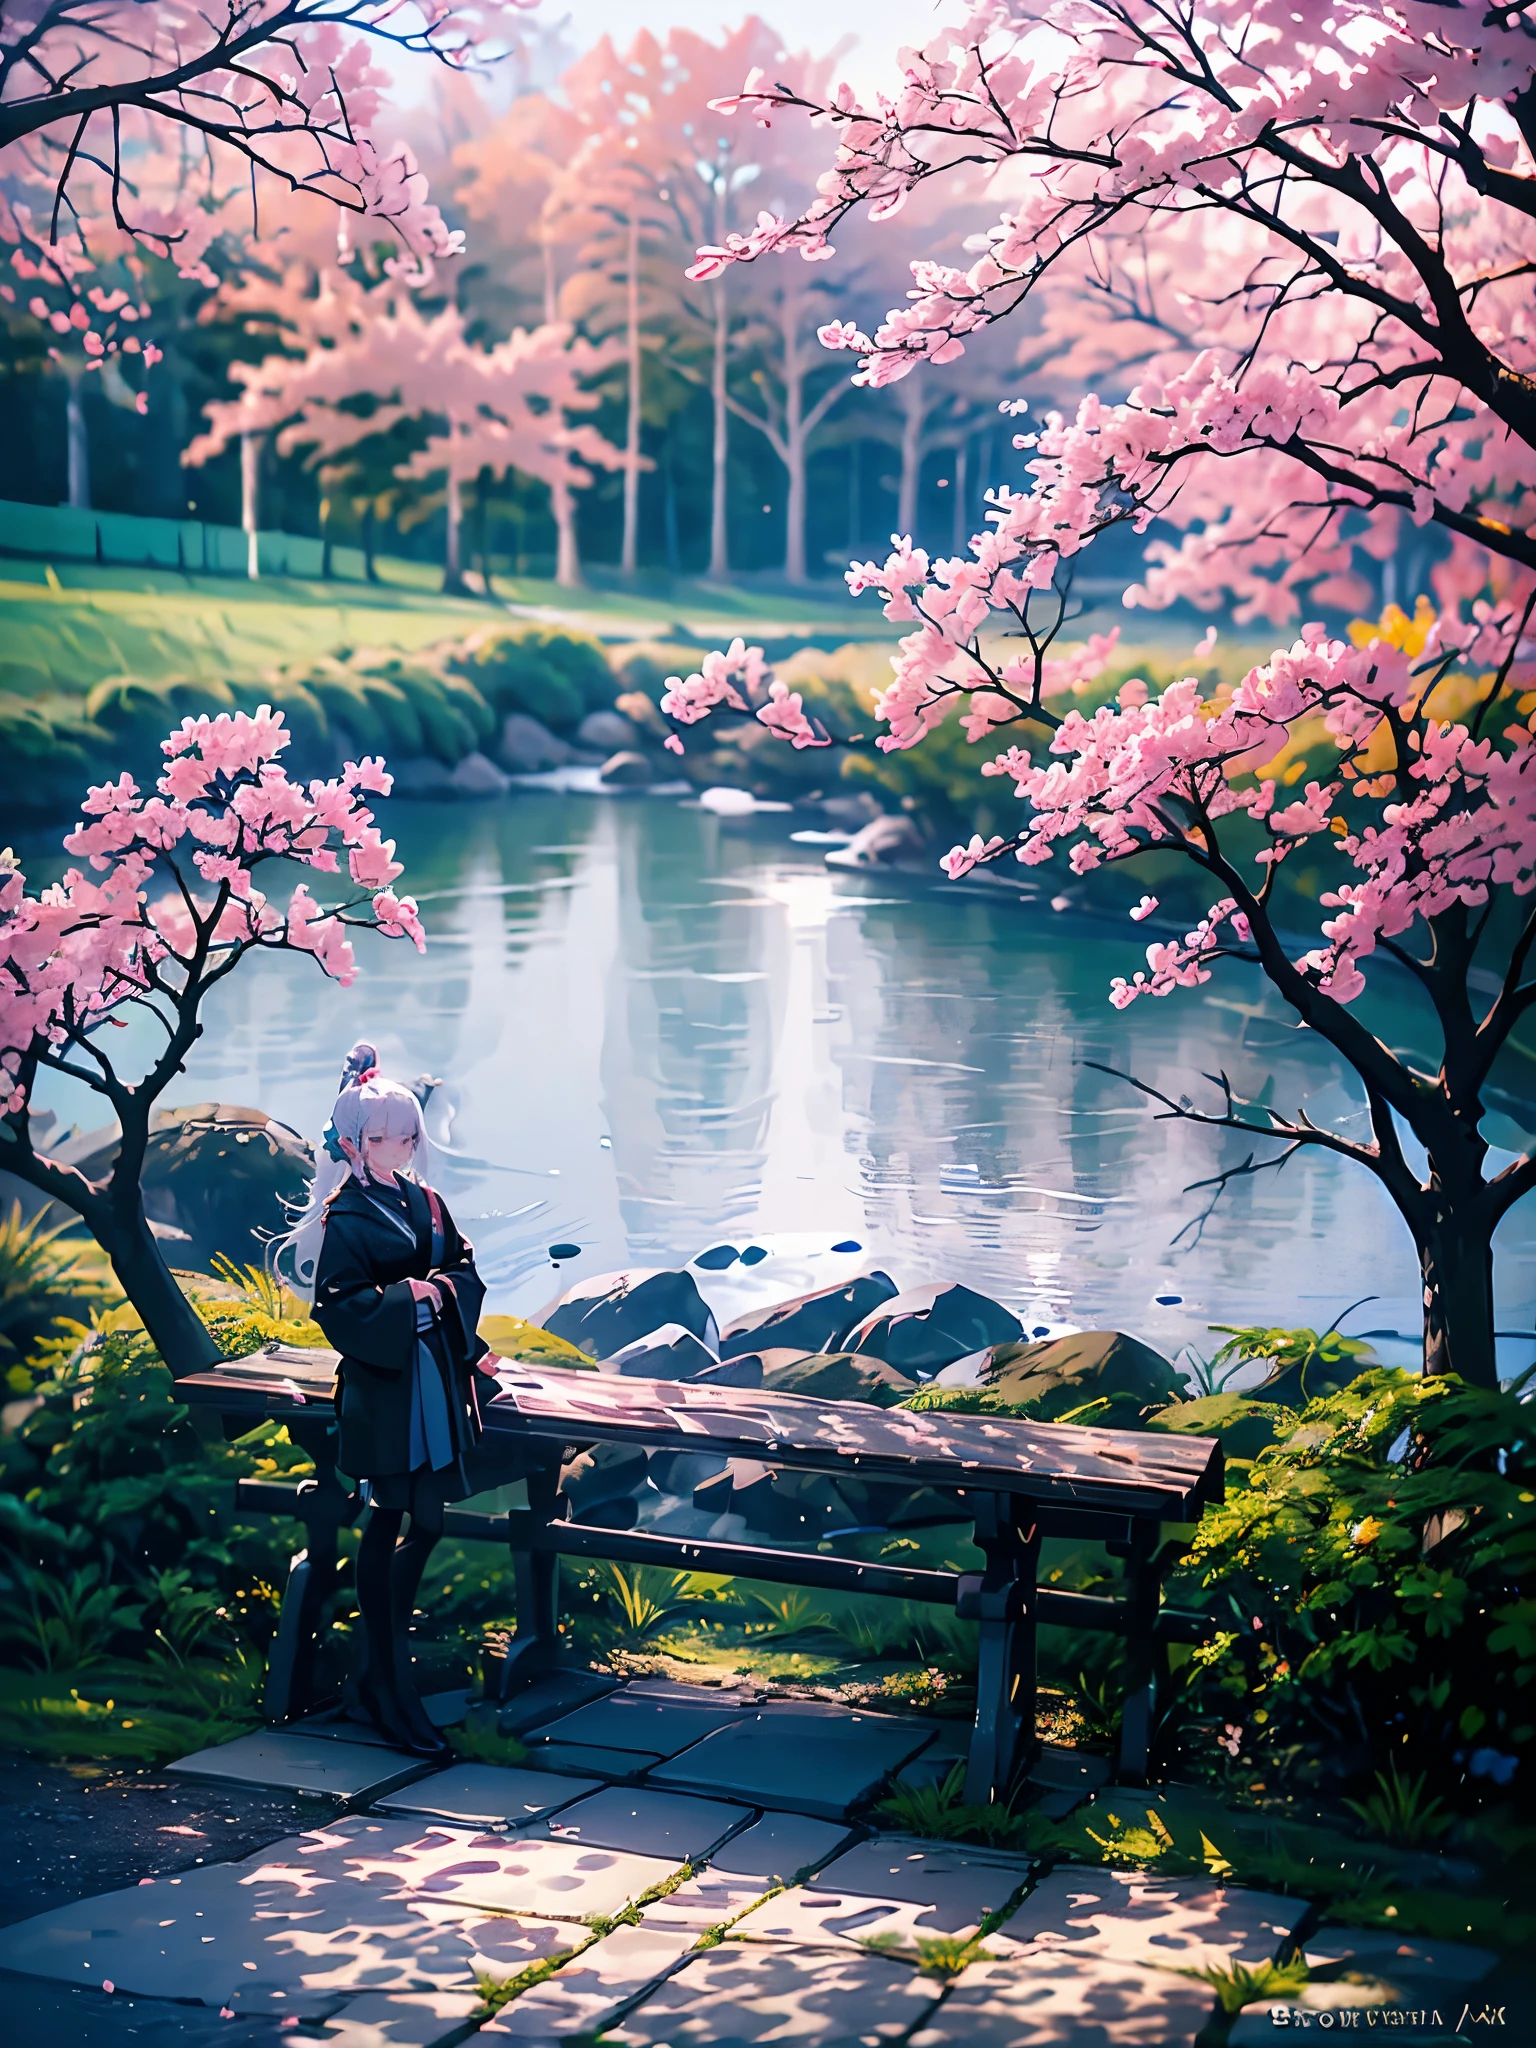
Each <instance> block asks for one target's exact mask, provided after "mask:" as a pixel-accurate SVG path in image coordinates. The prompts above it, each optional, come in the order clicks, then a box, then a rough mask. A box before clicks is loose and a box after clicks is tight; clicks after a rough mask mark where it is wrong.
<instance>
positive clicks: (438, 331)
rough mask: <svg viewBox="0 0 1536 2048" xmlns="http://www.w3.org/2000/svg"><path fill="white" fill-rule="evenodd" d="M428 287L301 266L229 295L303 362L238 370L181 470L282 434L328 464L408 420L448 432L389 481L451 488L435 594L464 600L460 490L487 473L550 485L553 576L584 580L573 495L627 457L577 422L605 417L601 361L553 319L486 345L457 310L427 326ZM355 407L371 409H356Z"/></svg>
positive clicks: (288, 444)
mask: <svg viewBox="0 0 1536 2048" xmlns="http://www.w3.org/2000/svg"><path fill="white" fill-rule="evenodd" d="M431 284H432V273H431V270H430V267H426V268H418V267H416V266H415V265H412V264H408V263H397V262H394V261H391V262H390V263H388V264H386V266H385V275H384V276H383V277H382V278H381V279H379V280H378V281H377V282H376V283H370V282H369V280H368V279H367V278H366V276H364V275H362V274H361V273H360V271H359V267H358V266H357V265H356V264H355V263H353V264H351V265H349V266H347V267H345V268H341V267H337V268H334V269H328V270H322V271H319V272H318V273H315V274H314V275H312V276H311V275H309V274H308V273H307V272H306V269H305V266H304V265H303V264H302V263H301V264H295V265H290V266H289V267H288V268H287V269H286V270H285V271H284V272H283V273H282V274H281V275H280V276H275V277H264V278H263V277H255V276H248V277H246V278H245V279H243V280H242V281H241V283H240V284H239V285H238V286H237V287H235V288H234V289H232V290H231V291H230V292H228V293H227V294H226V295H225V298H224V306H225V310H226V311H229V312H236V313H244V314H246V315H247V316H248V317H250V318H256V317H260V318H262V319H263V320H264V321H266V322H268V323H271V324H273V325H274V326H275V328H276V331H277V332H278V334H279V336H280V338H282V339H284V340H285V341H288V342H290V343H291V344H293V345H294V347H295V348H296V349H301V350H302V353H282V354H273V355H269V356H266V357H264V358H263V359H262V360H261V361H260V362H258V363H236V364H234V365H233V366H232V368H231V376H232V378H233V379H234V381H235V382H236V383H238V384H240V385H241V386H242V390H241V394H240V396H239V397H238V398H235V399H226V400H218V401H216V402H215V403H214V404H212V405H210V406H209V407H208V408H207V414H208V421H209V427H208V431H207V432H206V433H205V434H202V435H199V436H198V438H197V439H196V440H194V441H193V442H192V444H191V446H190V447H189V448H188V449H187V451H186V455H185V457H184V458H183V459H184V460H185V461H186V462H187V463H188V464H190V465H192V466H196V465H199V464H201V463H205V462H207V461H209V460H210V459H211V458H212V457H213V456H215V455H217V454H219V453H220V452H221V451H222V450H223V449H224V448H226V447H228V446H229V445H230V443H231V442H232V441H235V440H239V441H241V443H242V445H243V446H246V447H248V446H250V445H251V444H252V442H253V441H254V440H255V439H257V438H259V437H261V436H264V435H267V434H270V433H273V432H277V436H278V448H279V450H280V452H282V453H284V454H287V453H290V452H291V451H292V450H294V449H296V448H307V449H308V450H310V459H311V460H312V461H314V462H316V463H334V462H335V461H336V460H337V458H338V457H339V456H341V455H343V454H344V453H345V452H346V451H347V450H349V449H352V448H355V447H356V446H357V445H358V444H359V443H360V442H362V441H365V440H369V439H371V438H373V437H374V436H377V435H380V434H383V433H386V432H387V431H388V430H389V429H390V428H391V427H393V426H394V425H395V424H396V423H397V422H399V421H401V420H408V419H409V420H422V419H425V420H428V421H432V422H434V423H435V422H438V421H441V422H442V423H443V424H442V426H441V427H440V428H438V427H436V426H434V428H433V431H432V432H431V433H430V434H429V437H428V440H427V442H426V445H425V446H424V448H422V449H420V450H418V451H417V453H416V454H414V455H413V456H411V458H410V459H409V460H408V461H406V462H403V463H400V464H397V465H396V472H395V473H396V475H397V476H399V477H401V478H415V479H418V480H424V479H428V478H431V477H434V476H438V475H441V476H442V477H443V478H444V502H445V506H446V511H447V542H446V548H445V563H444V588H445V589H448V590H459V589H462V588H463V566H462V561H461V544H460V543H461V533H462V526H463V492H464V486H465V484H466V483H467V482H469V481H472V480H473V479H475V478H476V477H478V476H479V475H480V473H481V472H482V470H485V469H489V470H490V472H491V473H492V475H493V476H499V475H504V474H505V473H506V471H507V470H508V469H517V470H520V471H522V472H523V473H524V474H525V475H527V476H531V477H533V478H535V479H536V480H537V481H538V482H540V483H544V484H547V485H548V486H549V489H550V494H551V505H552V510H553V513H554V518H555V524H556V532H557V574H558V578H559V580H560V581H561V582H563V583H566V584H574V583H578V582H579V581H580V576H581V565H580V556H579V553H578V550H577V544H576V513H575V497H574V494H575V492H576V491H577V490H578V489H580V488H581V487H583V486H584V485H586V484H587V483H589V482H590V480H591V476H590V471H591V468H594V467H596V468H616V467H618V466H619V465H620V464H621V462H622V460H623V457H622V455H621V454H620V452H619V450H617V449H616V448H614V447H613V446H612V445H611V444H610V443H609V442H608V441H606V440H604V438H603V437H602V436H601V435H600V434H599V433H598V431H597V429H596V428H595V427H593V426H591V425H590V424H589V423H584V422H581V421H579V420H578V421H576V422H574V423H573V422H572V420H571V418H570V415H571V414H572V413H581V412H583V411H590V410H591V409H593V408H594V407H595V406H596V405H597V404H598V402H599V401H598V394H597V393H595V392H594V391H593V390H592V389H591V388H590V386H591V379H592V378H593V377H594V376H596V375H597V374H598V373H599V372H600V371H601V369H602V368H603V366H604V364H605V362H606V360H607V356H606V354H605V352H604V351H603V350H601V349H599V348H597V347H596V346H595V345H593V344H592V343H589V342H585V341H582V340H580V339H579V338H578V337H576V336H575V334H574V333H573V331H572V329H571V327H570V326H569V324H567V323H563V322H559V321H556V322H553V323H549V324H546V325H543V326H540V327H537V328H535V329H533V330H532V331H528V330H524V329H521V328H519V329H517V330H516V331H515V332H514V333H513V334H512V335H511V336H510V337H509V338H508V339H507V340H506V341H504V342H502V343H500V344H498V345H497V346H496V347H495V348H491V349H483V348H479V347H477V346H476V345H475V344H474V343H472V342H471V341H470V339H469V337H468V332H467V325H466V322H465V319H464V316H463V315H462V314H461V313H460V311H459V309H458V307H457V306H456V305H454V304H453V303H452V302H450V303H448V304H446V305H444V306H443V307H441V308H440V309H439V310H438V311H437V312H435V313H434V312H429V311H427V310H426V309H425V308H424V307H423V305H422V303H421V295H422V294H423V293H424V292H426V291H427V290H428V289H429V288H430V286H431ZM360 399H361V400H366V401H368V403H367V405H366V406H363V407H360V406H358V405H357V403H356V401H358V400H360Z"/></svg>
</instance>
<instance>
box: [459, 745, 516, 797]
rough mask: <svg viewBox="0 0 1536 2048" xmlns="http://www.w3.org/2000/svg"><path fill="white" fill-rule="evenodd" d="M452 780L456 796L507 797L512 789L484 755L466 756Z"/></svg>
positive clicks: (493, 763) (494, 765) (494, 764)
mask: <svg viewBox="0 0 1536 2048" xmlns="http://www.w3.org/2000/svg"><path fill="white" fill-rule="evenodd" d="M451 779H452V782H453V789H454V794H455V795H456V796H474V797H480V796H505V795H506V793H507V791H508V790H509V789H510V788H511V787H512V785H511V783H510V782H508V780H507V778H506V776H505V775H503V774H502V772H501V770H500V769H499V768H498V767H497V766H496V763H495V762H494V761H492V760H490V759H488V758H487V757H486V755H484V754H466V755H465V756H464V758H463V760H462V761H461V762H460V763H459V765H458V767H457V768H455V769H454V771H453V775H452V778H451Z"/></svg>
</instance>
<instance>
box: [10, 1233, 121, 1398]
mask: <svg viewBox="0 0 1536 2048" xmlns="http://www.w3.org/2000/svg"><path fill="white" fill-rule="evenodd" d="M73 1220H74V1219H73V1218H72V1217H68V1216H63V1217H57V1218H54V1217H51V1216H50V1213H49V1211H48V1209H47V1208H44V1209H42V1210H40V1211H39V1212H38V1214H37V1215H35V1216H31V1217H23V1215H22V1212H21V1203H20V1202H19V1201H17V1202H12V1204H11V1206H10V1209H9V1211H8V1212H6V1213H4V1214H3V1215H0V1374H3V1375H4V1378H5V1384H6V1388H7V1390H8V1391H9V1392H10V1393H12V1394H26V1393H30V1392H31V1390H32V1384H33V1380H34V1377H35V1374H36V1371H37V1370H38V1369H40V1368H41V1363H42V1361H41V1358H40V1354H39V1352H38V1345H39V1342H40V1340H42V1339H43V1338H44V1337H46V1336H48V1335H49V1334H50V1333H52V1334H55V1335H56V1334H57V1333H58V1332H59V1331H61V1330H62V1329H63V1328H64V1325H65V1322H66V1320H67V1319H69V1318H79V1317H81V1316H88V1315H90V1314H91V1312H92V1311H93V1310H95V1309H99V1308H105V1307H106V1306H107V1305H108V1303H110V1302H114V1301H120V1300H121V1299H122V1289H121V1288H120V1287H119V1286H118V1284H117V1282H116V1280H115V1279H114V1278H113V1277H112V1273H111V1269H110V1268H109V1267H108V1265H107V1262H106V1258H105V1256H104V1255H103V1254H102V1253H101V1252H100V1251H99V1250H98V1249H97V1247H96V1246H95V1245H94V1244H93V1243H91V1242H90V1241H89V1240H87V1239H83V1238H79V1237H72V1236H69V1235H68V1234H67V1233H68V1231H69V1229H70V1226H71V1224H72V1223H73Z"/></svg>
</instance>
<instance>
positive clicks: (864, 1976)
mask: <svg viewBox="0 0 1536 2048" xmlns="http://www.w3.org/2000/svg"><path fill="white" fill-rule="evenodd" d="M939 1989H940V1987H939V1985H938V1984H937V1982H936V1981H935V1980H934V1979H933V1978H931V1977H920V1976H919V1975H918V1974H917V1972H916V1971H915V1970H910V1969H908V1968H906V1966H905V1965H904V1964H901V1963H893V1962H888V1961H887V1960H886V1959H885V1958H884V1957H883V1956H866V1955H859V1954H857V1953H856V1952H853V1951H848V1952H846V1953H830V1954H829V1953H828V1952H826V1951H825V1950H817V1949H798V1948H791V1947H789V1946H787V1945H786V1946H784V1947H768V1946H762V1947H757V1948H753V1947H748V1946H747V1945H745V1944H743V1943H740V1942H735V1941H727V1942H724V1943H722V1944H721V1946H720V1947H719V1948H711V1949H705V1950H704V1952H703V1953H702V1954H701V1955H697V1956H694V1957H693V1958H691V1959H690V1960H689V1961H688V1962H685V1963H684V1964H683V1966H682V1968H681V1969H679V1970H678V1971H676V1972H675V1974H674V1975H672V1976H670V1977H668V1978H667V1980H666V1981H665V1983H663V1984H661V1985H660V1986H659V1987H658V1988H657V1989H656V1990H655V1991H653V1992H652V1994H651V1995H650V1997H649V1998H647V1999H646V2001H645V2003H644V2004H643V2005H641V2006H639V2007H637V2008H636V2010H635V2011H634V2012H632V2013H630V2014H629V2016H628V2017H627V2018H626V2019H625V2020H624V2021H623V2022H622V2023H621V2024H620V2025H619V2026H618V2027H617V2028H616V2029H615V2030H614V2031H613V2032H612V2033H611V2034H609V2035H608V2036H607V2037H606V2040H607V2041H609V2042H612V2043H614V2044H615V2048H618V2044H625V2048H639V2044H641V2043H644V2044H646V2048H695V2044H698V2048H705V2044H712V2043H719V2044H721V2048H725V2044H731V2048H736V2044H743V2048H746V2044H752V2043H756V2042H759V2041H791V2040H792V2041H794V2042H795V2043H796V2044H797V2048H833V2044H834V2043H837V2044H840V2048H847V2044H850V2043H853V2042H861V2043H877V2042H882V2041H902V2040H904V2039H905V2038H906V2036H907V2034H908V2032H909V2030H910V2029H911V2028H912V2027H913V2026H915V2025H916V2024H917V2023H918V2022H920V2021H921V2020H922V2019H923V2018H924V2016H925V2014H926V2013H927V2012H929V2011H930V2010H931V2008H932V2007H933V2005H934V2004H935V2002H936V2001H937V1998H938V1995H939Z"/></svg>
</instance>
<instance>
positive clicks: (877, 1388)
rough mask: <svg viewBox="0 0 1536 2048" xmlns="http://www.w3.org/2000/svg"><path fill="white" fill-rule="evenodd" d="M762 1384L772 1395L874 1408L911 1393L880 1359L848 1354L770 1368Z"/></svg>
mask: <svg viewBox="0 0 1536 2048" xmlns="http://www.w3.org/2000/svg"><path fill="white" fill-rule="evenodd" d="M767 1355H768V1356H769V1357H771V1356H772V1355H773V1354H772V1353H771V1352H770V1353H768V1354H767ZM741 1362H742V1363H745V1361H744V1360H743V1361H741ZM762 1383H763V1386H764V1387H765V1388H769V1389H771V1390H772V1391H773V1392H774V1393H775V1394H806V1395H808V1396H810V1397H811V1398H812V1399H813V1400H817V1401H863V1402H865V1403H866V1404H867V1405H869V1406H871V1407H875V1408H894V1407H895V1406H896V1404H897V1403H898V1402H899V1401H904V1400H905V1399H906V1397H907V1395H908V1394H910V1393H911V1391H912V1382H911V1380H909V1379H908V1378H907V1376H906V1374H905V1373H901V1372H898V1371H897V1370H896V1368H895V1367H894V1366H892V1365H887V1364H886V1363H885V1361H884V1359H881V1358H860V1357H857V1356H855V1354H854V1353H852V1352H850V1351H831V1352H822V1353H821V1354H820V1355H819V1356H816V1357H812V1358H797V1359H792V1360H791V1361H789V1362H788V1363H787V1364H784V1365H775V1366H772V1367H770V1368H769V1369H768V1370H766V1371H765V1372H764V1374H763V1381H762Z"/></svg>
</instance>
